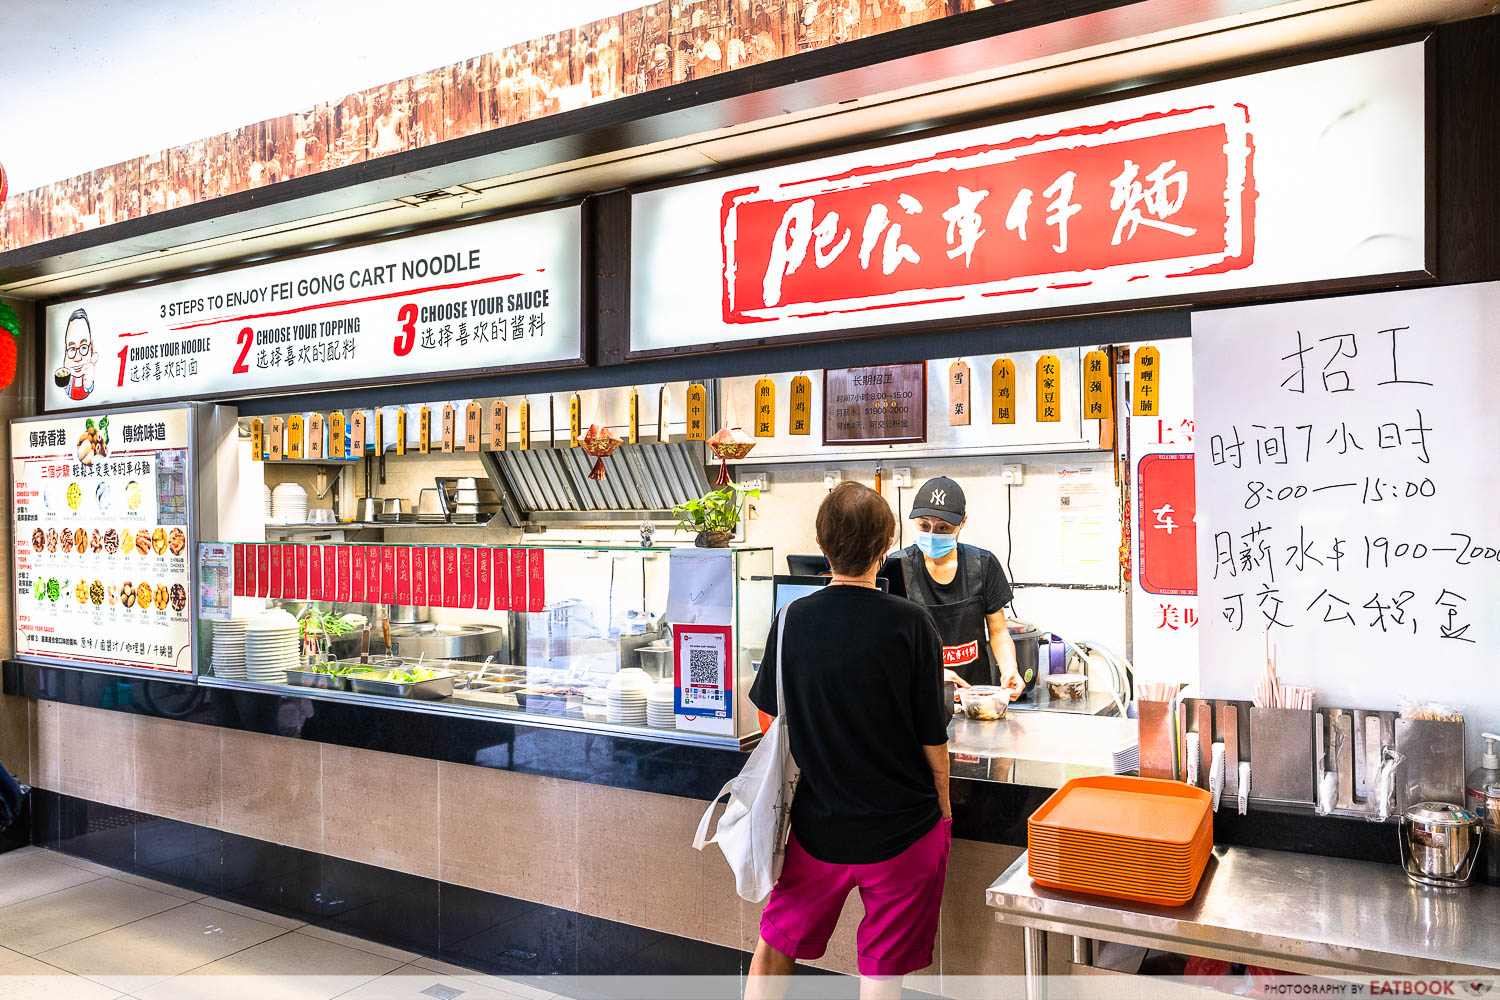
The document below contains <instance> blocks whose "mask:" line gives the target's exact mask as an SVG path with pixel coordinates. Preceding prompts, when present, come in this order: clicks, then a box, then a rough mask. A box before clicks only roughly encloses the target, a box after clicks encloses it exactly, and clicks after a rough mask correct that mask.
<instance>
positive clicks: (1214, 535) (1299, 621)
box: [1193, 283, 1500, 734]
mask: <svg viewBox="0 0 1500 1000" xmlns="http://www.w3.org/2000/svg"><path fill="white" fill-rule="evenodd" d="M1496 315H1500V283H1491V284H1476V285H1457V286H1451V287H1446V288H1424V289H1414V290H1410V291H1399V292H1386V293H1381V294H1376V295H1361V296H1350V297H1345V298H1338V299H1323V300H1315V301H1306V302H1290V303H1281V304H1275V305H1264V306H1254V307H1250V308H1245V309H1226V310H1220V311H1215V312H1206V313H1196V314H1194V316H1193V376H1194V382H1195V383H1196V386H1197V393H1196V397H1195V401H1194V419H1195V421H1196V427H1195V435H1194V440H1193V445H1194V451H1195V454H1196V461H1195V465H1196V473H1197V518H1198V525H1197V534H1198V592H1199V601H1200V605H1201V612H1202V617H1201V623H1200V625H1199V627H1198V633H1199V658H1200V661H1201V664H1202V686H1203V693H1204V695H1205V696H1207V697H1231V698H1246V697H1249V696H1250V695H1251V693H1252V692H1253V690H1254V688H1255V685H1256V682H1257V680H1258V679H1259V678H1260V676H1261V673H1262V670H1263V669H1264V663H1265V657H1266V646H1267V642H1268V641H1269V642H1270V643H1272V644H1274V645H1275V646H1276V648H1277V653H1278V656H1277V658H1278V672H1279V674H1280V676H1281V679H1282V680H1283V682H1285V683H1290V684H1305V685H1311V686H1312V687H1314V688H1316V689H1317V696H1318V704H1320V705H1326V706H1336V707H1348V708H1369V709H1390V708H1396V707H1398V703H1399V702H1401V701H1403V700H1413V701H1440V702H1445V703H1448V704H1451V705H1453V706H1455V707H1457V708H1460V709H1461V710H1463V711H1464V714H1465V716H1466V717H1467V719H1468V720H1469V722H1470V730H1469V731H1470V733H1471V734H1477V733H1478V732H1480V731H1481V729H1483V728H1488V726H1489V725H1493V724H1494V723H1496V722H1497V721H1500V685H1497V684H1496V683H1495V666H1494V665H1495V656H1496V651H1497V650H1500V623H1497V621H1496V618H1495V614H1494V609H1495V607H1496V606H1497V605H1500V555H1497V547H1500V504H1497V502H1496V499H1495V498H1496V495H1497V493H1500V476H1497V473H1496V467H1495V463H1494V456H1495V455H1496V454H1497V453H1500V419H1497V418H1496V415H1495V409H1494V386H1493V380H1494V372H1495V371H1496V370H1497V366H1500V340H1497V339H1496V338H1495V334H1494V317H1495V316H1496Z"/></svg>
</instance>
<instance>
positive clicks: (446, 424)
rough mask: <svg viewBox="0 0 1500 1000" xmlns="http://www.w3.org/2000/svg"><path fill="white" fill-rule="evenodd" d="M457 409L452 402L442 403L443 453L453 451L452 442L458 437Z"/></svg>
mask: <svg viewBox="0 0 1500 1000" xmlns="http://www.w3.org/2000/svg"><path fill="white" fill-rule="evenodd" d="M457 424H458V410H457V409H456V408H455V407H454V406H453V404H452V403H444V404H443V453H444V454H450V453H452V451H453V442H454V441H455V440H457V437H458V427H457Z"/></svg>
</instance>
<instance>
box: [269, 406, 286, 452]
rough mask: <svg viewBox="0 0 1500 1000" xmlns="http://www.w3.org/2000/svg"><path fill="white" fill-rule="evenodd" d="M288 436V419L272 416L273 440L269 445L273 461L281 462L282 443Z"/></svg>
mask: <svg viewBox="0 0 1500 1000" xmlns="http://www.w3.org/2000/svg"><path fill="white" fill-rule="evenodd" d="M285 437H286V421H284V420H282V419H281V418H280V417H272V418H271V441H270V444H269V446H268V447H267V451H268V452H269V453H270V456H271V461H273V462H279V461H281V457H282V450H281V449H282V443H283V441H284V440H285Z"/></svg>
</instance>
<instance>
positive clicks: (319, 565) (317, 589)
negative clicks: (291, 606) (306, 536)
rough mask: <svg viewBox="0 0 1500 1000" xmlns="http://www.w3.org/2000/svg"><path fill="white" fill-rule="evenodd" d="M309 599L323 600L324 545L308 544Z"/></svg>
mask: <svg viewBox="0 0 1500 1000" xmlns="http://www.w3.org/2000/svg"><path fill="white" fill-rule="evenodd" d="M307 599H308V600H309V601H321V600H323V546H321V545H309V546H307Z"/></svg>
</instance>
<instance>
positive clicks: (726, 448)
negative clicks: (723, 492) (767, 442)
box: [708, 423, 755, 489]
mask: <svg viewBox="0 0 1500 1000" xmlns="http://www.w3.org/2000/svg"><path fill="white" fill-rule="evenodd" d="M708 447H709V449H710V450H712V451H713V453H714V457H715V458H717V459H718V460H719V478H718V479H716V480H714V486H715V487H716V488H717V489H723V488H724V487H726V486H728V485H729V460H730V459H731V458H733V459H740V458H744V457H745V456H746V455H748V454H750V449H751V448H754V447H755V438H753V437H751V436H750V435H749V434H746V433H745V431H744V428H741V427H730V426H729V424H727V423H726V424H725V425H724V426H723V427H720V428H719V432H718V433H717V434H715V435H714V436H713V437H711V438H709V439H708Z"/></svg>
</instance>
